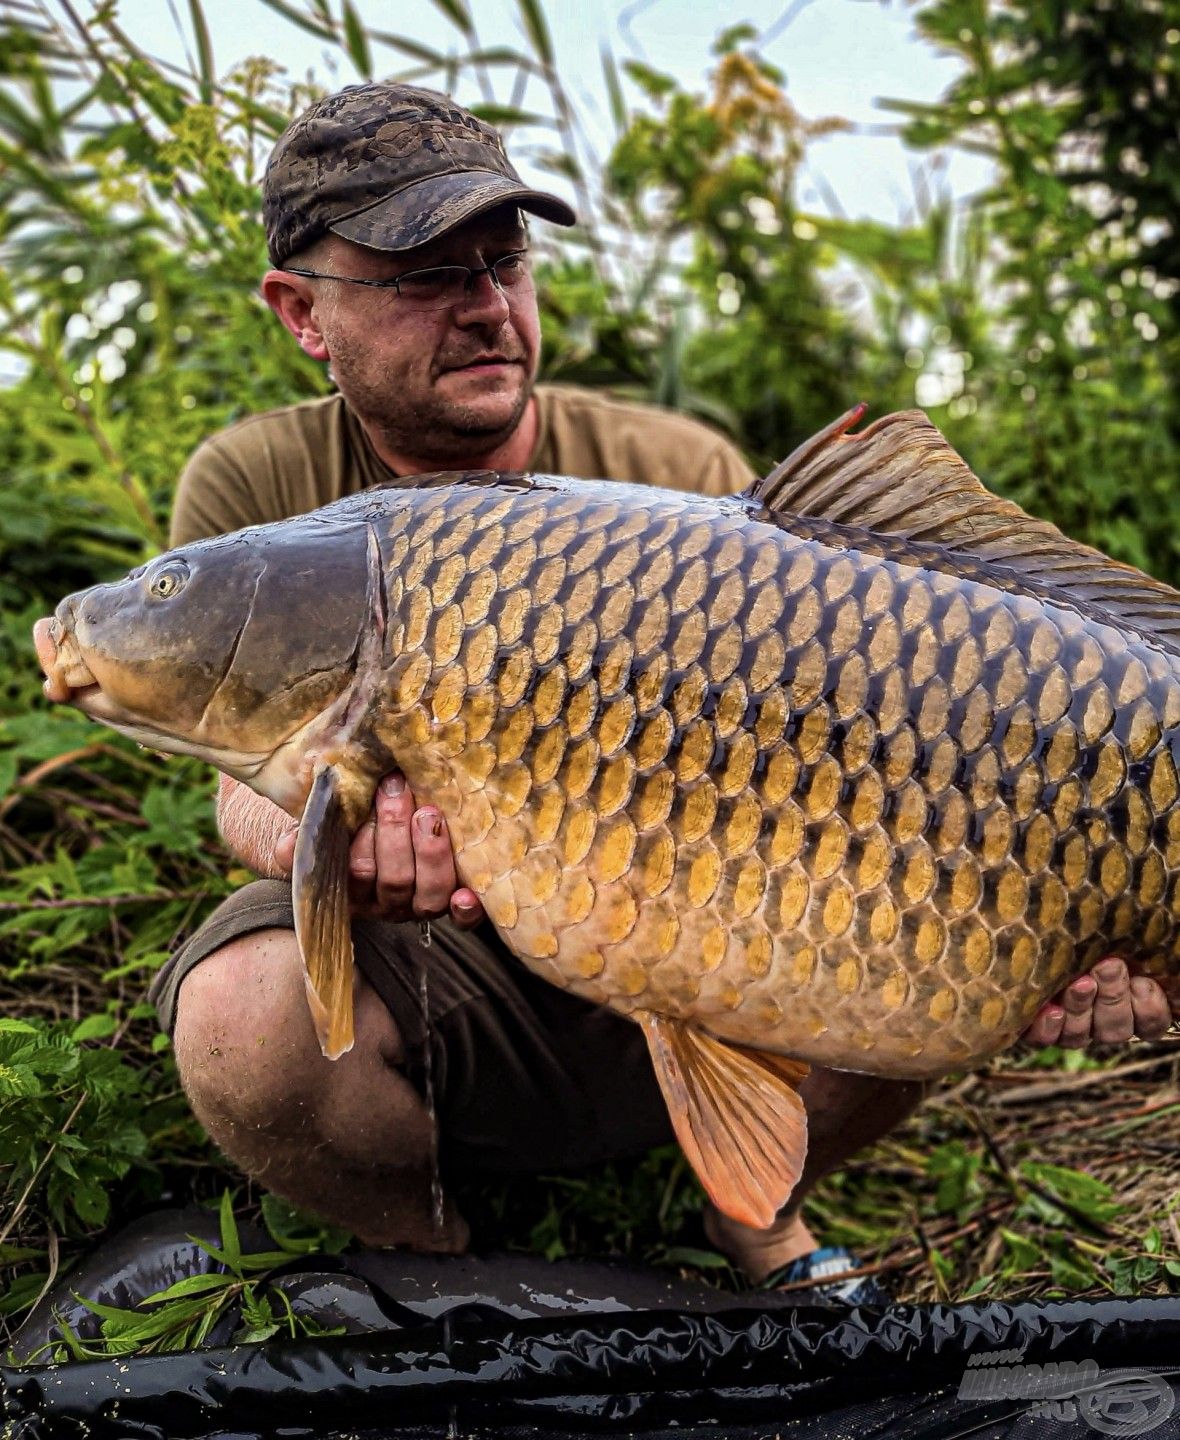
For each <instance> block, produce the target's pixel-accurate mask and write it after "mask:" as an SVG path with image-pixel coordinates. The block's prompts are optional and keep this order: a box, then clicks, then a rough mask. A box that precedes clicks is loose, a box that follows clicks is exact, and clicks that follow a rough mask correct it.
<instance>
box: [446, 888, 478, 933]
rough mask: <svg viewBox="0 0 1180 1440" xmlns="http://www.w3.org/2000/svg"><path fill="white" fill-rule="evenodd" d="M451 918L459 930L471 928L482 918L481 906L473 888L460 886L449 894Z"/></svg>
mask: <svg viewBox="0 0 1180 1440" xmlns="http://www.w3.org/2000/svg"><path fill="white" fill-rule="evenodd" d="M451 919H452V920H453V921H454V922H455V924H456V925H458V926H459V928H460V929H461V930H471V929H473V928H474V927H475V926H476V925H478V924H479V922H480V921H481V920H482V919H483V906H482V905H481V904H480V903H479V896H478V895H477V894H476V893H475V891H474V890H468V888H467V886H466V885H463V886H460V888H459V889H458V890H456V891H455V893H454V894H453V895H452V896H451Z"/></svg>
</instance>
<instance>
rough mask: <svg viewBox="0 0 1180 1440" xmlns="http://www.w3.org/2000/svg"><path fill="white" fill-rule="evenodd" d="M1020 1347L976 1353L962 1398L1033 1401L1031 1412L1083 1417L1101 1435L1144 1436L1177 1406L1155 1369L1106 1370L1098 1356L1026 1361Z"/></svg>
mask: <svg viewBox="0 0 1180 1440" xmlns="http://www.w3.org/2000/svg"><path fill="white" fill-rule="evenodd" d="M1020 1356H1021V1352H1020V1351H1019V1350H1001V1351H999V1352H997V1353H995V1354H992V1355H973V1356H972V1357H971V1359H970V1360H968V1362H967V1370H966V1372H965V1373H964V1375H963V1379H962V1382H961V1383H960V1385H959V1399H960V1400H1031V1401H1032V1402H1033V1403H1032V1405H1030V1406H1029V1414H1031V1415H1038V1416H1041V1417H1043V1418H1044V1419H1046V1420H1057V1421H1062V1422H1065V1423H1067V1424H1068V1423H1071V1422H1074V1421H1077V1420H1084V1421H1085V1423H1086V1424H1087V1425H1088V1426H1089V1427H1090V1428H1091V1430H1096V1431H1097V1432H1098V1433H1099V1434H1100V1435H1121V1436H1124V1437H1127V1440H1130V1437H1131V1436H1136V1435H1146V1434H1148V1432H1149V1431H1152V1430H1155V1429H1156V1428H1157V1427H1158V1426H1160V1425H1162V1424H1163V1423H1164V1421H1165V1420H1166V1419H1167V1418H1168V1416H1169V1415H1171V1413H1172V1411H1173V1410H1174V1409H1175V1407H1176V1392H1175V1391H1174V1390H1173V1389H1172V1387H1171V1385H1169V1384H1168V1382H1167V1381H1166V1380H1165V1379H1164V1378H1163V1376H1162V1375H1157V1374H1155V1372H1154V1371H1151V1370H1103V1369H1102V1368H1101V1367H1100V1366H1099V1364H1098V1362H1097V1361H1096V1360H1080V1361H1073V1360H1050V1361H1048V1362H1047V1363H1045V1364H1044V1365H1035V1364H1024V1363H1023V1362H1021V1359H1020Z"/></svg>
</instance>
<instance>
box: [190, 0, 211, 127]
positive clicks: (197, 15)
mask: <svg viewBox="0 0 1180 1440" xmlns="http://www.w3.org/2000/svg"><path fill="white" fill-rule="evenodd" d="M188 3H189V14H190V15H191V16H192V21H193V35H194V36H195V37H196V42H197V57H198V60H199V62H200V66H201V103H202V104H203V105H210V104H212V103H213V86H214V84H215V82H216V80H217V71H216V68H215V67H214V64H213V42H212V40H211V39H210V38H209V26H208V25H207V24H206V23H205V12H204V10H203V9H202V8H201V0H188Z"/></svg>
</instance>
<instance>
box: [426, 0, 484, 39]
mask: <svg viewBox="0 0 1180 1440" xmlns="http://www.w3.org/2000/svg"><path fill="white" fill-rule="evenodd" d="M431 3H432V4H433V5H434V7H435V9H436V10H441V11H442V13H443V14H444V15H445V16H446V17H447V19H448V20H449V21H450V22H451V23H452V24H453V25H456V26H458V28H459V29H460V30H462V32H463V34H464V35H470V34H471V33H472V31H473V30H474V29H475V25H474V24H473V22H472V19H471V12H470V11H469V10H468V8H467V5H466V0H431Z"/></svg>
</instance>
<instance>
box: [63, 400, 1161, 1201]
mask: <svg viewBox="0 0 1180 1440" xmlns="http://www.w3.org/2000/svg"><path fill="white" fill-rule="evenodd" d="M857 418H858V412H854V413H853V414H851V415H849V416H845V417H843V419H841V420H840V421H838V422H836V423H835V424H834V425H833V426H830V427H829V428H828V430H827V431H825V432H824V433H823V434H821V435H820V436H818V437H816V438H815V439H814V440H812V441H809V442H807V444H805V445H804V446H801V447H800V449H799V450H798V451H796V452H795V453H794V454H793V455H792V456H790V457H788V459H787V460H786V461H784V462H783V464H782V465H781V466H779V467H777V468H776V470H774V471H773V472H772V473H771V474H770V475H768V476H767V477H765V479H763V480H761V481H758V482H757V483H756V484H755V485H754V486H753V487H752V488H751V490H750V491H749V492H747V493H746V494H744V495H742V496H738V497H732V498H730V499H728V500H721V501H716V500H705V499H702V498H699V497H693V496H688V495H680V494H677V493H676V492H673V491H667V490H651V489H646V488H640V487H635V486H629V485H623V484H617V483H609V482H602V483H594V482H580V481H569V480H563V479H561V478H559V477H558V478H555V477H547V476H531V477H530V476H523V477H522V476H501V475H496V474H494V473H491V472H480V473H478V474H465V475H456V476H436V477H425V478H423V479H420V480H417V481H416V482H415V483H414V484H413V485H412V486H390V487H386V488H377V489H374V490H370V491H366V492H362V493H361V494H358V495H355V496H351V497H348V498H347V499H344V500H341V501H339V502H337V503H336V504H334V505H331V506H328V507H325V508H324V509H323V510H321V511H317V512H315V513H314V514H313V515H310V516H306V517H300V518H299V519H296V520H292V521H288V522H283V523H281V524H278V525H271V526H263V527H259V528H257V529H255V530H248V531H243V532H240V533H239V534H237V535H235V536H229V537H221V538H217V539H212V540H209V541H202V542H198V543H197V544H195V545H190V546H186V547H184V548H183V549H182V550H180V551H177V552H174V553H173V554H171V555H166V556H162V557H160V558H159V559H158V560H156V561H152V562H150V563H149V564H148V565H147V566H145V567H143V569H142V570H140V571H137V572H134V573H133V574H132V575H131V576H129V577H127V579H126V580H124V581H121V582H118V583H117V584H114V585H109V586H98V587H95V588H94V589H92V590H90V591H87V592H84V593H83V594H81V595H78V596H73V597H70V598H68V599H67V600H65V601H63V602H62V604H61V605H60V606H59V607H58V611H57V614H56V616H55V617H54V619H53V620H50V619H48V618H47V619H45V620H42V621H41V622H39V623H38V626H37V628H36V631H35V639H36V643H37V649H38V654H39V656H40V658H41V661H42V664H43V666H44V667H45V670H46V674H47V677H48V678H47V684H46V690H47V693H48V694H49V695H50V696H51V698H55V699H71V698H72V699H74V701H75V703H77V704H78V705H79V706H80V707H81V708H82V709H84V710H85V711H86V712H87V713H88V714H91V715H93V716H95V717H96V718H101V719H105V720H107V721H108V722H109V723H112V724H114V725H116V726H117V727H119V728H122V729H124V730H125V731H126V732H127V733H129V734H131V735H133V736H135V738H137V739H140V740H142V741H147V742H149V743H152V744H154V745H156V746H158V747H159V748H164V749H170V750H178V751H181V752H184V753H191V754H197V755H200V756H202V757H204V758H206V759H210V760H212V761H213V763H215V764H217V765H219V766H220V767H221V768H222V769H224V770H226V771H228V772H229V773H230V774H232V775H234V776H235V777H236V778H238V779H240V780H242V781H244V782H245V783H247V784H250V785H252V786H253V787H254V788H255V789H256V790H257V791H259V793H261V794H264V795H267V796H269V797H270V798H271V799H272V800H274V801H275V802H276V803H278V804H280V805H282V806H284V807H285V808H286V809H287V810H288V811H289V812H290V813H291V814H292V815H298V816H300V825H299V831H298V837H297V842H296V847H295V862H294V869H293V874H292V887H293V899H294V914H295V929H296V935H297V938H298V943H299V947H300V953H301V955H302V957H303V960H304V965H305V968H306V979H307V992H308V1000H309V1005H310V1009H311V1013H312V1018H313V1020H314V1022H315V1025H316V1030H317V1034H318V1035H319V1037H320V1043H321V1046H322V1047H323V1050H324V1053H325V1054H326V1055H329V1056H330V1057H333V1058H335V1057H336V1056H338V1055H340V1054H342V1053H343V1052H344V1051H345V1050H347V1049H348V1048H349V1047H350V1046H351V1044H352V1042H353V1026H352V1010H351V1006H352V967H353V957H352V941H351V935H350V927H349V918H350V917H349V911H348V900H347V888H348V887H347V880H348V852H349V843H350V839H351V836H352V834H353V833H354V832H355V830H356V828H357V827H358V826H359V825H360V824H361V823H362V821H363V820H364V818H365V816H366V815H367V814H368V813H369V812H370V809H371V806H372V803H373V795H374V791H375V788H376V785H377V782H378V780H379V778H380V777H381V776H382V775H383V774H385V773H387V772H388V771H389V770H390V769H391V768H393V767H395V766H397V767H400V768H401V770H402V771H403V772H404V773H405V776H406V778H407V780H408V782H409V784H410V786H411V788H412V789H413V791H414V794H415V796H416V798H417V800H418V802H419V803H420V804H422V803H431V804H434V805H437V806H438V807H439V808H440V809H441V810H442V811H443V813H444V814H445V815H446V818H447V822H448V826H449V832H450V836H451V840H452V844H453V847H454V850H455V856H456V866H457V871H458V874H459V876H460V878H461V880H462V881H463V882H464V883H465V884H467V885H469V886H470V887H471V888H472V889H473V890H474V891H475V892H476V893H477V894H478V895H479V897H480V899H481V900H482V902H483V905H484V908H485V910H486V911H487V914H488V916H489V917H490V919H491V921H492V922H493V924H494V925H495V926H496V928H497V930H498V931H499V933H500V935H501V937H502V938H503V940H504V941H505V943H506V944H507V946H508V947H509V948H510V949H511V950H512V951H513V952H514V953H515V954H516V955H517V956H518V957H519V958H520V959H521V960H522V961H523V962H524V964H526V965H527V966H529V967H530V968H531V969H532V970H534V971H535V972H536V973H537V974H539V975H541V976H542V977H544V978H545V979H547V980H550V981H552V982H553V983H555V984H557V985H561V986H563V987H564V988H566V989H568V990H571V991H573V992H574V993H576V994H578V995H581V996H583V997H585V998H586V999H588V1000H591V1001H594V1002H597V1003H599V1004H603V1005H607V1006H610V1007H611V1008H612V1009H614V1010H616V1011H618V1012H619V1013H621V1014H623V1015H627V1016H630V1017H631V1018H632V1019H633V1020H634V1021H635V1022H636V1023H637V1024H639V1025H640V1026H641V1028H642V1030H643V1033H644V1036H645V1038H646V1041H647V1044H648V1048H649V1052H650V1054H651V1058H652V1063H653V1067H654V1073H655V1077H656V1080H657V1082H658V1083H659V1085H660V1087H661V1090H662V1093H663V1095H664V1097H665V1100H666V1102H667V1105H668V1111H669V1116H670V1118H671V1120H672V1123H673V1126H674V1128H675V1131H676V1134H677V1137H678V1139H679V1140H680V1143H681V1145H682V1147H683V1148H684V1151H685V1154H686V1156H687V1158H688V1160H689V1162H690V1163H691V1164H692V1166H693V1168H694V1169H695V1170H696V1172H697V1174H698V1176H699V1177H700V1179H701V1181H702V1183H703V1184H704V1186H705V1189H706V1190H707V1192H708V1193H709V1195H710V1197H711V1198H712V1199H713V1201H714V1202H715V1203H716V1204H717V1205H718V1206H719V1207H720V1209H721V1210H722V1211H723V1212H724V1213H726V1214H727V1215H730V1216H731V1217H732V1218H734V1219H737V1220H739V1221H742V1222H743V1223H746V1224H749V1225H755V1226H766V1225H769V1224H770V1223H772V1221H773V1219H774V1217H775V1215H776V1213H777V1212H778V1211H779V1209H780V1207H781V1206H782V1205H783V1204H784V1203H785V1202H786V1200H787V1198H788V1197H789V1196H790V1194H791V1191H792V1188H793V1187H794V1185H795V1183H796V1182H797V1180H798V1177H799V1175H800V1173H801V1171H802V1167H803V1164H804V1159H805V1156H806V1114H805V1106H804V1104H803V1102H802V1100H801V1098H800V1096H799V1094H798V1086H799V1084H800V1082H801V1081H802V1079H803V1077H804V1076H805V1074H806V1072H807V1065H808V1063H809V1062H814V1063H821V1064H824V1065H828V1066H831V1067H833V1068H836V1069H845V1070H861V1071H866V1072H869V1073H875V1074H879V1075H883V1076H888V1077H895V1078H921V1077H926V1076H934V1075H939V1074H943V1073H946V1072H948V1071H951V1070H955V1069H963V1068H967V1067H969V1066H971V1065H974V1064H977V1063H978V1062H980V1061H982V1060H984V1059H986V1058H987V1057H988V1056H989V1055H992V1054H994V1053H996V1052H997V1051H998V1050H1000V1049H1002V1048H1003V1047H1004V1046H1006V1045H1008V1044H1010V1043H1011V1042H1012V1041H1013V1039H1014V1038H1015V1037H1016V1036H1017V1034H1018V1033H1019V1032H1020V1031H1021V1030H1022V1029H1023V1028H1024V1027H1025V1026H1026V1025H1027V1023H1028V1022H1029V1021H1030V1020H1031V1019H1032V1017H1033V1015H1034V1014H1035V1013H1036V1011H1037V1009H1038V1007H1039V1005H1040V1004H1041V1003H1042V1002H1043V1001H1044V1000H1045V999H1046V998H1048V997H1049V996H1050V995H1051V994H1053V993H1054V992H1055V991H1056V990H1058V989H1060V988H1061V987H1062V986H1063V985H1064V984H1065V983H1066V982H1068V981H1069V980H1070V979H1072V978H1073V977H1074V976H1076V975H1078V974H1081V973H1082V972H1083V971H1085V970H1087V969H1088V968H1090V967H1091V966H1092V965H1093V964H1094V963H1095V962H1096V961H1097V960H1098V959H1100V958H1101V957H1102V956H1103V955H1105V954H1109V953H1110V952H1111V950H1112V949H1117V950H1118V951H1119V952H1121V953H1122V954H1124V955H1125V956H1126V957H1127V958H1128V959H1130V960H1132V961H1134V962H1136V963H1137V965H1138V968H1140V969H1142V970H1145V971H1146V972H1147V973H1148V974H1151V975H1155V976H1157V977H1158V978H1159V979H1160V981H1161V982H1162V984H1163V985H1164V988H1165V990H1166V991H1167V993H1168V996H1169V999H1170V1001H1171V1004H1172V1006H1173V1009H1174V1010H1175V1009H1180V923H1178V922H1180V803H1178V802H1180V775H1178V763H1180V757H1178V754H1177V747H1178V743H1180V594H1177V592H1176V591H1173V590H1171V589H1169V588H1168V587H1167V586H1164V585H1161V584H1159V583H1158V582H1156V581H1153V580H1151V579H1150V578H1149V577H1147V576H1144V575H1142V574H1140V573H1139V572H1137V571H1135V570H1132V569H1131V568H1130V567H1128V566H1122V565H1118V564H1116V562H1114V561H1111V560H1109V559H1108V558H1107V557H1105V556H1103V555H1101V554H1099V553H1098V552H1097V551H1093V550H1088V549H1086V548H1085V547H1083V546H1079V545H1076V544H1074V543H1073V542H1072V541H1070V540H1068V539H1067V538H1066V537H1065V536H1063V535H1061V533H1060V532H1059V531H1057V530H1055V529H1054V528H1053V527H1052V526H1050V525H1047V524H1046V523H1045V522H1043V521H1038V520H1034V519H1032V518H1031V517H1029V516H1027V515H1025V514H1024V512H1023V511H1021V510H1019V509H1018V508H1017V507H1016V506H1014V505H1012V504H1011V503H1010V502H1007V501H1004V500H1002V499H999V498H997V497H995V496H993V495H990V494H988V492H987V491H986V490H985V489H984V487H983V486H982V485H981V484H980V483H979V481H978V480H977V479H976V478H975V477H974V476H973V475H972V474H971V472H970V471H969V470H968V469H967V467H966V465H965V464H964V463H963V462H962V460H960V459H959V457H958V456H957V455H955V453H954V452H953V451H952V450H951V449H950V447H949V446H948V445H947V444H946V442H945V441H944V440H943V439H942V437H941V436H940V435H939V434H938V432H937V431H936V430H935V429H934V427H933V426H932V425H930V423H929V421H927V420H926V418H925V417H924V416H921V415H919V414H908V415H897V416H889V417H885V418H884V419H883V420H881V421H878V422H877V423H876V424H874V425H872V426H870V427H869V428H868V429H866V430H865V431H864V432H862V433H861V434H858V435H856V436H848V435H846V433H845V432H846V431H847V430H848V428H849V426H850V425H851V424H852V423H854V421H855V420H856V419H857Z"/></svg>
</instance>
